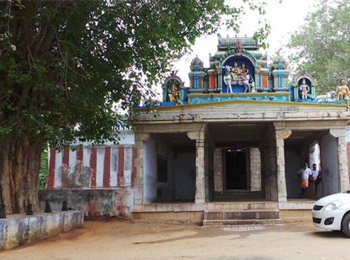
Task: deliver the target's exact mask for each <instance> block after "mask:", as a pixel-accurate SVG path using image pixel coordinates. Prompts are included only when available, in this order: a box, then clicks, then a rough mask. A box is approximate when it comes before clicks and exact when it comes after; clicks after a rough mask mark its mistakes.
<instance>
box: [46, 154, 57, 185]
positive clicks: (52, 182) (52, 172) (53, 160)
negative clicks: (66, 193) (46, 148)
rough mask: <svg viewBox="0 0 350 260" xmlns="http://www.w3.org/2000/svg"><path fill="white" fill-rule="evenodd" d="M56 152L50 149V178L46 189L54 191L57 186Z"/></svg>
mask: <svg viewBox="0 0 350 260" xmlns="http://www.w3.org/2000/svg"><path fill="white" fill-rule="evenodd" d="M55 167H56V150H55V149H54V148H51V149H50V162H49V176H48V178H47V182H46V189H53V188H54V185H55Z"/></svg>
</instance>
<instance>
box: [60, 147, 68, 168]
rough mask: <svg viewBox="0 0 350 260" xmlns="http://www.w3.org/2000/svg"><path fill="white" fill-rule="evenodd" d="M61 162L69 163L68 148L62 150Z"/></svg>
mask: <svg viewBox="0 0 350 260" xmlns="http://www.w3.org/2000/svg"><path fill="white" fill-rule="evenodd" d="M62 164H66V165H69V149H64V150H63V157H62Z"/></svg>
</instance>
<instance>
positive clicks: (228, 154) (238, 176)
mask: <svg viewBox="0 0 350 260" xmlns="http://www.w3.org/2000/svg"><path fill="white" fill-rule="evenodd" d="M225 159H226V160H225V161H226V163H225V164H226V165H225V166H226V167H225V168H226V189H227V190H247V189H248V185H247V183H248V182H247V177H248V176H247V173H248V172H247V153H246V151H245V150H230V149H228V150H226V151H225Z"/></svg>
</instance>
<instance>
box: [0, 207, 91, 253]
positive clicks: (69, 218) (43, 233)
mask: <svg viewBox="0 0 350 260" xmlns="http://www.w3.org/2000/svg"><path fill="white" fill-rule="evenodd" d="M83 222H84V212H83V211H79V210H69V211H64V212H53V213H41V214H35V215H32V216H25V215H21V214H14V215H8V216H7V218H6V219H0V250H4V249H10V248H14V247H17V246H20V245H25V244H29V243H33V242H36V241H39V240H43V239H47V238H49V237H53V236H56V235H58V234H59V233H62V232H68V231H71V230H73V229H76V228H80V227H82V225H83Z"/></svg>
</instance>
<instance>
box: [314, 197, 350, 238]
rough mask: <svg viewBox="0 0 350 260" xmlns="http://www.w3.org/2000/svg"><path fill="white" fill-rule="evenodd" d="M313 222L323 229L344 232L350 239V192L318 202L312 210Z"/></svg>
mask: <svg viewBox="0 0 350 260" xmlns="http://www.w3.org/2000/svg"><path fill="white" fill-rule="evenodd" d="M312 222H313V224H314V225H315V226H316V227H319V228H322V229H326V230H334V231H338V230H339V231H343V232H344V233H345V235H346V236H347V237H349V238H350V191H347V193H337V194H333V195H329V196H326V197H324V198H321V199H319V200H318V201H316V203H315V204H314V206H313V208H312Z"/></svg>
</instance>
